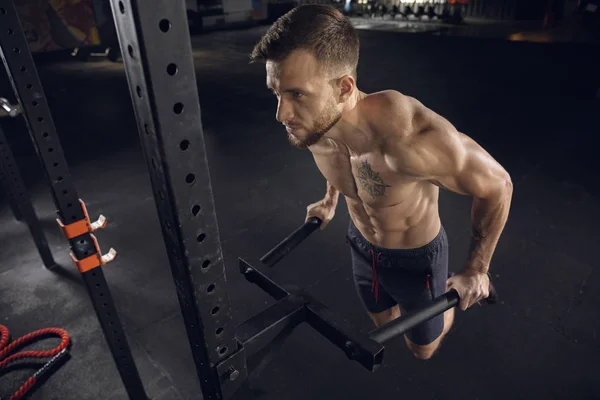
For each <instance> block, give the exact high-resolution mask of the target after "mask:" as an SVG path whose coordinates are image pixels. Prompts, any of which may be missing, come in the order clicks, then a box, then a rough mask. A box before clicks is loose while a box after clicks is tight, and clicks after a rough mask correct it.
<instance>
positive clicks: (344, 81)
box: [338, 75, 356, 103]
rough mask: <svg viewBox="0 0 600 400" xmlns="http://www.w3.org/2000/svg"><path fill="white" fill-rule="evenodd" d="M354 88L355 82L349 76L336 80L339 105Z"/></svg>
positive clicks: (348, 96)
mask: <svg viewBox="0 0 600 400" xmlns="http://www.w3.org/2000/svg"><path fill="white" fill-rule="evenodd" d="M355 87H356V81H355V80H354V78H353V77H352V76H351V75H344V76H342V77H341V78H339V80H338V88H339V100H340V103H344V102H345V101H346V100H348V98H350V95H351V94H352V92H353V91H354V88H355Z"/></svg>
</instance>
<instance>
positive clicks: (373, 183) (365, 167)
mask: <svg viewBox="0 0 600 400" xmlns="http://www.w3.org/2000/svg"><path fill="white" fill-rule="evenodd" d="M358 179H359V180H360V184H361V186H362V188H363V189H364V190H365V191H366V192H367V193H369V194H370V195H371V196H373V197H379V196H385V189H386V188H389V187H391V185H386V183H385V182H384V181H383V179H382V178H381V176H380V175H379V172H376V171H373V168H372V167H371V165H370V164H369V162H368V161H363V162H362V163H361V164H360V165H359V166H358Z"/></svg>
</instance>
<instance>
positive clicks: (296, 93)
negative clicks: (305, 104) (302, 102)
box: [292, 92, 302, 99]
mask: <svg viewBox="0 0 600 400" xmlns="http://www.w3.org/2000/svg"><path fill="white" fill-rule="evenodd" d="M292 95H293V96H294V98H296V99H299V98H300V97H302V93H300V92H292Z"/></svg>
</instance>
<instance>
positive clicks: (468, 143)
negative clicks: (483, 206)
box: [429, 130, 510, 198]
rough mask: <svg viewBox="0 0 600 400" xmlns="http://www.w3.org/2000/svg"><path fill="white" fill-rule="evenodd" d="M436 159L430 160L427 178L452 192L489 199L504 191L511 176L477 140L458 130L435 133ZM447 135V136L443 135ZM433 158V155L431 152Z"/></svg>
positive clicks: (432, 146)
mask: <svg viewBox="0 0 600 400" xmlns="http://www.w3.org/2000/svg"><path fill="white" fill-rule="evenodd" d="M434 136H438V137H439V141H438V145H437V146H436V145H435V144H432V145H431V146H430V148H434V149H437V151H434V154H435V153H437V161H433V162H432V164H431V165H432V169H431V171H430V177H429V181H430V182H432V183H433V184H435V185H437V186H440V187H442V188H445V189H447V190H450V191H453V192H455V193H459V194H463V195H468V196H473V197H477V198H488V197H491V196H494V195H496V194H497V193H499V192H501V191H502V190H504V188H505V185H506V183H507V181H510V177H509V175H508V173H507V172H506V170H505V169H504V168H503V167H502V166H501V165H500V164H499V163H498V162H497V161H496V160H495V159H494V158H493V157H492V156H491V155H490V154H489V153H488V152H487V151H486V150H485V149H484V148H483V147H481V146H480V145H479V144H478V143H477V142H475V141H474V140H473V139H472V138H470V137H469V136H467V135H465V134H462V133H460V132H457V131H452V130H451V131H447V132H443V131H442V132H437V133H435V134H434ZM443 136H446V137H443ZM434 157H435V155H434Z"/></svg>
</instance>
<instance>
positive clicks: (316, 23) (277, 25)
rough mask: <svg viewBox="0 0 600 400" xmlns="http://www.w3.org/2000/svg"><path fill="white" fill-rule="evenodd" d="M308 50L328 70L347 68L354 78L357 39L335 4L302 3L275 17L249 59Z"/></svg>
mask: <svg viewBox="0 0 600 400" xmlns="http://www.w3.org/2000/svg"><path fill="white" fill-rule="evenodd" d="M300 49H302V50H308V51H309V52H310V53H311V54H312V55H313V56H314V57H315V59H316V60H317V62H318V63H319V64H320V65H321V66H322V67H325V68H326V69H327V70H328V71H335V72H337V71H339V70H348V69H349V70H350V71H351V74H352V75H353V76H354V79H356V70H357V66H358V54H359V40H358V34H357V32H356V29H355V28H354V26H353V25H352V23H351V22H350V21H349V20H348V18H346V16H345V15H344V14H343V13H342V12H341V11H340V10H338V9H337V8H334V7H332V6H329V5H324V4H304V5H300V6H298V7H295V8H294V9H292V10H291V11H289V12H288V13H286V14H285V15H283V16H281V17H279V19H277V21H275V22H274V23H273V25H271V27H270V28H269V29H268V30H267V32H266V33H265V34H264V35H263V37H262V38H261V39H260V41H259V42H258V43H257V44H256V46H255V47H254V50H253V51H252V54H251V55H250V59H251V63H252V62H256V61H267V60H272V61H283V60H284V59H285V58H287V56H289V54H290V53H291V52H293V51H294V50H300Z"/></svg>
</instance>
